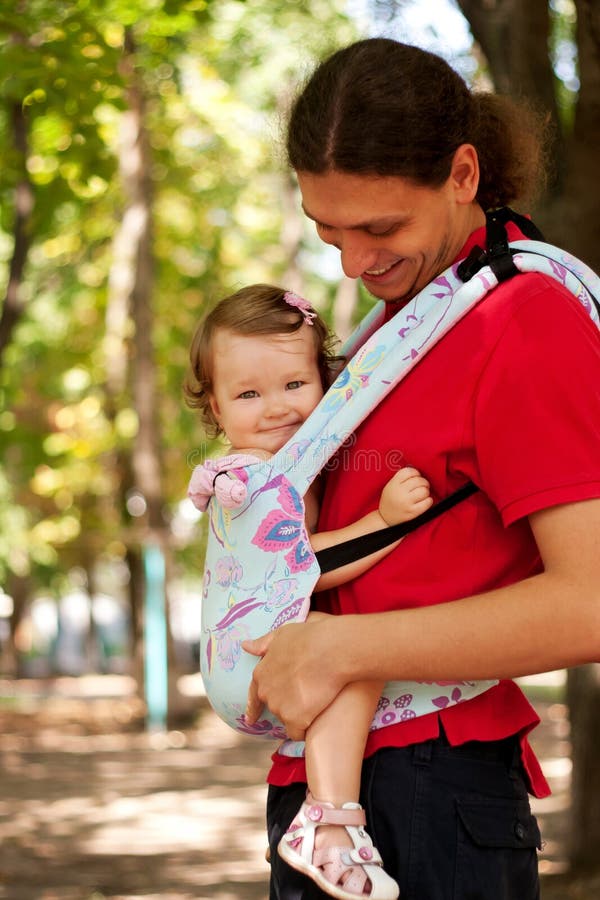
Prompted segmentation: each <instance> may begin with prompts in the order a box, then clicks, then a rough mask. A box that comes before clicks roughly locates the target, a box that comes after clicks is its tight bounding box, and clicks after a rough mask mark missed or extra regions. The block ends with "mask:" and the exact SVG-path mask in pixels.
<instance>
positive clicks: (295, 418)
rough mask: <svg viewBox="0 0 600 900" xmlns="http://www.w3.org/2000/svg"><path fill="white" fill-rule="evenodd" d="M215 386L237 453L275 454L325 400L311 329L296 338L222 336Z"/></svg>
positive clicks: (216, 408) (215, 407) (214, 401)
mask: <svg viewBox="0 0 600 900" xmlns="http://www.w3.org/2000/svg"><path fill="white" fill-rule="evenodd" d="M213 385H214V393H213V395H212V397H211V408H212V411H213V413H214V415H215V417H216V419H217V421H218V422H219V424H220V425H221V427H222V428H223V431H224V432H225V434H226V435H227V438H228V440H229V441H230V443H231V445H232V447H233V448H235V449H236V450H252V449H255V450H264V451H266V452H267V453H275V452H276V451H277V450H279V449H280V448H281V447H283V445H284V444H285V443H286V441H287V440H288V439H289V438H290V437H291V436H292V435H293V434H294V433H295V432H296V431H297V430H298V428H299V427H300V425H302V423H303V422H304V420H305V419H306V418H307V417H308V416H309V415H310V413H311V412H312V411H313V409H314V408H315V406H316V405H317V403H318V402H319V400H320V399H321V397H322V396H323V388H322V385H321V376H320V373H319V369H318V366H317V354H316V350H315V345H314V339H313V335H312V333H311V330H310V326H308V325H302V326H301V328H299V329H298V331H296V332H294V333H292V334H273V335H244V334H237V333H236V332H233V331H229V330H225V329H222V330H220V331H218V332H217V334H216V335H215V338H214V344H213Z"/></svg>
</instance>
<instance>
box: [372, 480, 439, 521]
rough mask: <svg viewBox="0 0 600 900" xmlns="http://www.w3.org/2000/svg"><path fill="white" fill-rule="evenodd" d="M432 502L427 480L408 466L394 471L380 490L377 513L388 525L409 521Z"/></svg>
mask: <svg viewBox="0 0 600 900" xmlns="http://www.w3.org/2000/svg"><path fill="white" fill-rule="evenodd" d="M432 503H433V498H432V496H431V494H430V493H429V482H428V481H427V479H426V478H423V476H422V475H421V474H420V473H419V472H418V471H417V470H416V469H413V468H411V467H410V466H406V467H405V468H404V469H400V471H398V472H396V474H395V475H393V476H392V478H390V480H389V481H388V483H387V484H386V486H385V487H384V489H383V490H382V492H381V497H380V499H379V515H380V516H381V518H382V519H383V520H384V522H386V523H387V524H388V525H398V524H399V523H400V522H409V521H410V520H411V519H415V518H416V517H417V516H420V515H421V513H424V512H425V510H427V509H429V507H430V506H431V505H432Z"/></svg>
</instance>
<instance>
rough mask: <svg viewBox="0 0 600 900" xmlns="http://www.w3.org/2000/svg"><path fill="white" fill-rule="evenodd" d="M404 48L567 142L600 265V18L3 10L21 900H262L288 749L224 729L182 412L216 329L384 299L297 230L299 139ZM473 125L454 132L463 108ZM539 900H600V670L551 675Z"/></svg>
mask: <svg viewBox="0 0 600 900" xmlns="http://www.w3.org/2000/svg"><path fill="white" fill-rule="evenodd" d="M373 35H385V36H390V37H396V38H399V39H401V40H405V41H407V42H409V43H415V44H419V45H420V46H424V47H426V48H427V49H430V50H433V51H434V52H437V53H440V54H441V55H442V56H444V57H445V58H446V59H448V61H449V62H450V63H451V64H452V65H453V66H455V68H457V69H458V70H459V71H460V72H461V74H462V75H463V76H464V77H465V79H466V80H467V81H468V82H469V83H470V84H473V85H474V86H476V87H478V88H481V89H496V90H498V91H500V92H503V93H508V94H512V95H514V96H519V97H525V98H527V99H529V100H530V101H531V102H532V103H533V104H534V105H535V106H536V107H537V108H541V109H543V110H545V112H546V114H547V116H548V120H549V122H551V123H552V126H553V129H552V138H551V145H550V146H549V148H548V149H549V153H550V157H551V160H552V166H551V170H550V173H549V179H548V184H547V188H546V191H545V193H544V195H543V196H542V197H540V198H539V200H538V202H537V205H536V207H535V209H533V210H521V211H522V212H532V213H534V216H535V219H536V221H537V223H538V224H539V225H540V227H541V228H542V230H543V231H544V233H545V234H546V237H547V238H548V240H550V241H551V242H552V243H556V244H560V245H562V246H564V247H565V248H566V249H568V250H570V251H572V252H574V253H575V254H576V255H578V256H579V257H581V258H582V259H583V260H584V261H585V262H587V263H588V264H589V265H591V266H592V267H593V268H595V269H596V270H600V215H599V213H600V179H599V178H598V171H597V170H598V161H599V158H600V157H599V148H600V141H599V139H600V8H599V5H598V4H597V3H590V2H586V0H549V2H548V0H530V2H528V3H527V4H523V3H520V2H518V0H457V2H453V0H328V2H326V0H306V2H302V0H297V2H289V3H283V4H278V3H275V2H272V0H246V2H244V0H167V2H156V0H94V2H90V0H72V2H68V0H27V2H26V0H12V2H10V3H4V4H3V5H2V8H1V9H0V47H1V50H2V52H1V53H0V199H1V207H0V298H2V299H1V300H0V303H1V305H0V725H1V731H2V734H1V735H0V765H1V769H0V836H1V837H2V841H1V842H0V845H1V846H0V897H5V898H9V900H40V898H41V900H53V898H57V900H71V898H72V900H91V898H95V900H100V898H104V897H107V898H108V897H110V898H118V897H144V898H146V900H148V898H150V897H163V898H171V897H172V898H178V900H182V898H188V897H189V898H192V897H196V898H197V897H218V898H221V900H228V898H238V897H239V898H249V900H250V898H255V897H256V898H258V897H265V896H266V894H267V888H266V886H265V885H266V879H267V867H266V864H265V863H264V860H263V855H264V846H263V844H264V834H263V828H264V826H263V809H262V806H263V803H264V786H263V781H264V773H265V770H266V766H267V763H268V755H269V754H270V752H272V749H273V748H272V747H270V746H267V745H266V744H263V743H262V742H260V741H253V740H250V739H247V738H241V737H239V736H238V735H236V734H234V733H233V732H230V731H229V730H228V729H227V728H226V727H225V726H222V725H221V724H220V723H219V722H218V721H216V720H215V719H214V717H213V716H212V714H211V713H210V711H209V710H208V709H207V706H206V702H205V699H204V697H203V693H202V685H201V683H200V679H199V676H198V642H199V633H200V619H199V603H198V597H199V592H200V584H201V578H202V565H203V546H204V540H205V531H204V523H203V521H202V517H201V516H199V515H198V513H197V511H196V510H195V509H194V507H193V506H192V505H191V503H190V502H189V501H188V500H187V499H186V486H187V481H188V479H189V476H190V473H191V470H192V468H193V466H194V465H196V464H197V463H198V462H201V461H202V460H203V459H204V458H205V457H206V456H207V455H209V454H211V453H213V452H215V450H216V447H215V446H214V445H213V444H211V443H210V442H207V441H206V440H205V438H204V436H203V434H202V432H201V430H200V428H199V425H198V422H197V418H196V416H195V414H194V412H193V411H191V410H189V409H188V408H186V406H185V404H184V402H183V395H182V383H183V380H184V377H185V372H186V366H187V360H188V348H189V344H190V340H191V336H192V334H193V331H194V329H195V327H196V325H197V323H198V321H199V319H200V318H201V316H202V315H203V313H204V312H205V310H206V309H207V308H208V307H209V306H211V305H212V304H213V303H214V302H216V301H217V300H218V299H219V298H220V297H222V296H224V295H225V294H226V293H229V292H231V291H233V290H235V289H237V288H238V287H240V286H242V285H243V284H245V283H247V282H251V281H267V282H273V283H282V284H285V285H286V286H287V287H288V288H289V289H292V290H296V291H298V292H299V293H301V294H303V295H304V296H307V297H309V298H310V299H311V301H312V302H313V303H314V304H315V305H316V306H317V307H318V308H319V310H320V311H321V312H322V313H323V314H324V316H325V317H326V318H327V319H328V321H329V322H330V323H331V325H332V327H333V329H334V330H335V331H336V332H337V334H338V335H339V336H340V337H341V338H343V337H345V336H346V335H347V334H348V333H349V331H350V329H351V327H352V326H353V324H354V323H355V322H356V321H358V319H359V318H360V316H361V315H362V314H363V313H364V312H365V311H366V310H367V308H368V306H369V299H368V298H367V297H366V296H365V295H363V294H362V293H361V291H360V289H359V288H358V287H357V285H356V284H355V283H354V282H350V281H348V280H347V279H345V278H344V277H343V276H342V273H341V269H340V266H339V261H338V259H337V253H336V252H335V251H332V250H331V248H329V249H328V248H326V247H324V246H323V245H320V244H319V243H318V241H317V239H316V237H315V235H314V234H313V230H312V227H311V225H310V223H308V222H307V221H305V220H304V219H303V217H302V215H301V212H300V203H299V199H298V195H297V189H296V185H295V182H294V179H293V177H292V175H291V174H290V173H289V172H288V171H287V170H286V166H285V160H284V155H283V152H282V149H281V122H282V120H283V118H284V116H285V111H286V108H287V105H288V103H289V100H290V98H291V97H292V96H293V94H294V91H295V90H296V88H297V87H298V85H299V84H300V83H301V82H302V80H303V79H304V78H305V77H306V75H307V74H308V73H309V72H310V70H311V68H312V66H313V64H314V62H315V61H316V60H317V59H318V58H320V57H322V56H323V55H325V54H327V53H329V52H331V51H332V50H334V49H336V48H337V47H339V46H342V45H344V44H347V43H349V42H351V41H352V40H354V39H357V38H359V37H364V36H373ZM450 114H451V113H450ZM525 688H526V690H527V691H528V692H529V693H530V696H531V697H532V699H533V700H534V702H535V703H536V705H537V706H538V708H539V709H540V712H541V714H542V715H543V716H544V725H543V727H542V728H541V729H540V731H539V734H538V737H537V738H536V740H537V741H538V742H539V743H538V744H536V748H537V749H538V750H539V752H540V755H541V756H542V758H543V760H544V766H545V771H546V774H547V776H548V777H549V778H550V779H551V780H552V781H553V786H554V787H555V789H556V793H555V795H554V797H553V798H550V799H549V800H547V801H543V802H542V803H540V804H538V806H537V809H536V812H538V814H539V815H540V816H541V817H542V820H543V821H542V824H543V825H545V826H547V827H546V833H547V844H546V847H545V848H544V851H543V854H542V872H543V875H544V893H543V897H547V898H551V900H553V898H554V897H556V898H557V900H558V898H559V897H560V898H569V897H573V898H583V900H588V898H592V897H598V896H600V854H599V853H598V850H599V848H600V766H599V765H598V754H597V747H598V744H599V740H600V677H599V667H597V666H587V667H583V668H581V669H578V670H575V671H572V672H569V673H564V672H558V673H550V674H548V675H546V676H544V677H541V678H540V679H530V680H529V681H528V682H527V683H526V684H525Z"/></svg>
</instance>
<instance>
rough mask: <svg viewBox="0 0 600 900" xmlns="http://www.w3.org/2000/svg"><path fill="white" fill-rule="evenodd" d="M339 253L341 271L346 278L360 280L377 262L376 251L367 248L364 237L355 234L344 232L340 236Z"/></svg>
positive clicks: (367, 242)
mask: <svg viewBox="0 0 600 900" xmlns="http://www.w3.org/2000/svg"><path fill="white" fill-rule="evenodd" d="M339 251H340V253H341V262H342V269H343V270H344V274H345V275H347V276H348V278H360V276H361V275H362V273H363V272H364V271H365V270H366V269H369V268H371V267H372V266H374V265H375V263H376V261H377V250H376V249H375V248H374V247H370V246H369V241H368V238H367V237H366V236H365V235H362V234H358V233H356V232H345V233H344V234H342V235H341V236H340V241H339Z"/></svg>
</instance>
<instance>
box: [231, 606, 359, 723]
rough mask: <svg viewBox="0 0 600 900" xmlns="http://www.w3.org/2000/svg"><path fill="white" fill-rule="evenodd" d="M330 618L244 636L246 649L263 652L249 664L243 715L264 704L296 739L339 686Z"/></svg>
mask: <svg viewBox="0 0 600 900" xmlns="http://www.w3.org/2000/svg"><path fill="white" fill-rule="evenodd" d="M333 619H334V617H332V616H326V615H324V614H318V615H315V616H313V615H311V616H310V617H309V620H308V621H307V622H304V623H302V624H294V623H291V624H289V625H284V626H282V627H281V628H279V629H277V631H273V632H270V633H269V634H266V635H263V636H262V637H260V638H257V639H256V640H249V641H244V642H243V643H242V647H243V648H244V650H245V651H246V652H247V653H252V654H254V655H255V656H260V657H262V658H261V660H260V661H259V662H258V664H257V665H256V668H255V669H254V674H253V676H252V682H251V684H250V690H249V692H248V706H247V709H246V718H247V719H248V721H249V722H251V723H252V722H256V721H257V719H258V718H259V716H260V713H261V710H262V708H263V706H264V704H266V705H267V706H268V707H269V709H270V711H271V712H272V713H273V714H274V715H276V716H277V717H278V718H279V719H281V721H282V722H283V724H284V725H285V729H286V732H287V734H288V736H289V737H290V738H291V739H292V740H295V741H301V740H303V738H304V734H305V732H306V729H307V728H308V726H309V725H310V724H311V722H313V721H314V719H316V717H317V716H318V715H319V713H320V712H322V711H323V710H324V709H325V708H326V707H327V706H329V704H330V703H331V702H332V701H333V700H334V699H335V697H336V696H337V695H338V693H339V692H340V691H341V689H342V688H343V687H344V681H343V678H342V676H341V674H340V673H339V672H336V671H335V667H334V665H333V664H331V654H328V651H330V650H331V643H330V638H329V636H328V635H330V634H331V633H332V632H331V631H330V629H331V626H332V625H335V622H334V621H333Z"/></svg>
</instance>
